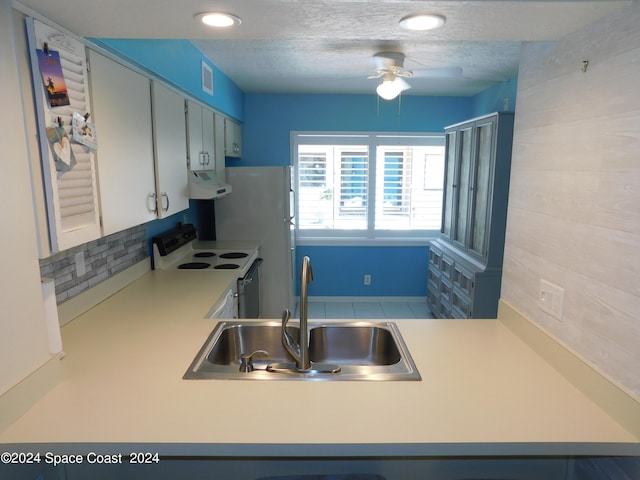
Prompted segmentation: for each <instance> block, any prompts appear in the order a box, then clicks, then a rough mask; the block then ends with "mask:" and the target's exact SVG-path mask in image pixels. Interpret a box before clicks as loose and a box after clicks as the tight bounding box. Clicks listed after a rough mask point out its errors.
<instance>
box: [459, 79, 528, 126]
mask: <svg viewBox="0 0 640 480" xmlns="http://www.w3.org/2000/svg"><path fill="white" fill-rule="evenodd" d="M517 90H518V77H517V76H515V77H512V78H510V79H509V80H507V81H506V82H502V83H499V84H497V85H494V86H493V87H491V88H488V89H486V90H485V91H483V92H480V93H478V94H477V95H475V96H474V97H472V99H471V100H472V111H473V115H471V117H469V118H473V117H479V116H481V115H486V114H488V113H493V112H502V111H509V112H514V111H515V109H516V93H517ZM505 107H506V108H505Z"/></svg>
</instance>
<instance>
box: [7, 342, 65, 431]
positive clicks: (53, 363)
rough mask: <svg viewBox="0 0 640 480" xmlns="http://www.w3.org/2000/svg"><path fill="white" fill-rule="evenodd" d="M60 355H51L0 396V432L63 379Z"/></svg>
mask: <svg viewBox="0 0 640 480" xmlns="http://www.w3.org/2000/svg"><path fill="white" fill-rule="evenodd" d="M60 358H61V355H60V354H56V355H51V356H50V357H49V358H48V359H47V360H45V361H44V363H42V364H41V365H40V366H39V367H37V368H36V369H35V370H34V371H33V372H31V373H30V374H29V375H27V376H25V377H24V378H23V379H22V380H20V381H19V382H18V383H16V384H15V385H14V386H13V387H11V388H10V389H9V390H7V391H6V392H4V393H3V394H2V395H0V412H2V414H1V415H0V432H1V431H3V430H4V429H5V428H7V427H8V426H9V425H11V424H12V423H13V422H15V421H16V420H17V419H18V418H20V417H21V416H22V415H24V414H25V413H26V412H27V411H28V410H30V409H31V407H33V406H34V405H35V404H36V403H37V402H38V401H39V400H40V399H41V398H42V397H44V396H45V395H46V394H47V392H49V391H50V390H51V389H53V388H54V387H55V386H56V385H57V384H58V382H59V381H60V378H61V366H60Z"/></svg>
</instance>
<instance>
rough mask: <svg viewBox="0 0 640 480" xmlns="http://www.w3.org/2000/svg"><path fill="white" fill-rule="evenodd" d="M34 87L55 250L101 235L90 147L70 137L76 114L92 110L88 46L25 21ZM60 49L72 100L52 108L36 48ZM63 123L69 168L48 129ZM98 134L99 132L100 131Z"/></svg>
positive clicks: (63, 70)
mask: <svg viewBox="0 0 640 480" xmlns="http://www.w3.org/2000/svg"><path fill="white" fill-rule="evenodd" d="M27 25H28V32H29V44H30V54H31V65H32V72H33V74H32V78H33V89H34V92H35V95H34V96H35V99H36V106H37V108H38V110H39V111H38V115H37V119H38V132H39V136H40V154H41V160H42V169H43V177H44V181H45V196H46V203H47V216H48V223H49V236H50V245H51V250H52V253H55V252H57V251H60V250H65V249H67V248H70V247H73V246H75V245H79V244H82V243H86V242H88V241H91V240H93V239H96V238H98V237H100V219H99V208H98V196H97V184H96V173H95V163H94V156H93V152H92V150H91V149H90V148H89V147H87V146H85V145H82V144H80V143H77V142H75V141H73V140H72V136H73V135H72V129H71V124H72V119H73V114H74V112H75V113H78V114H80V115H83V116H84V115H85V114H86V113H89V114H90V113H91V108H90V96H89V85H88V78H87V70H86V56H85V46H84V44H83V43H82V42H80V41H79V40H77V39H75V38H73V37H71V36H70V35H68V34H65V33H62V32H60V31H58V30H56V29H55V28H52V27H50V26H48V25H45V24H43V23H41V22H39V21H37V20H31V21H29V22H28V23H27ZM45 44H46V48H48V49H49V50H50V51H56V52H58V54H59V56H60V65H61V67H62V72H63V74H64V81H65V84H66V87H67V94H68V97H69V105H65V106H55V107H51V106H50V105H49V102H48V99H47V94H46V92H45V89H44V84H43V79H42V75H41V72H40V68H39V64H38V58H37V51H36V50H38V49H40V50H42V49H43V48H45ZM60 123H61V124H62V127H63V128H64V131H65V133H66V135H67V138H68V139H69V143H70V149H71V152H72V154H73V158H74V159H75V164H74V165H72V166H71V168H70V169H68V170H66V171H58V170H56V167H55V161H54V158H55V157H54V154H53V152H52V147H51V145H50V142H49V140H48V138H47V133H46V132H47V128H51V127H55V126H57V125H59V124H60ZM98 135H99V132H98Z"/></svg>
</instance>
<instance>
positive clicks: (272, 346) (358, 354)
mask: <svg viewBox="0 0 640 480" xmlns="http://www.w3.org/2000/svg"><path fill="white" fill-rule="evenodd" d="M287 330H288V332H289V333H290V334H291V335H292V336H294V337H296V338H297V337H298V336H299V327H298V326H296V325H289V326H288V327H287ZM260 350H262V351H265V352H268V353H266V354H264V353H259V354H255V355H254V356H253V358H252V365H251V367H252V371H241V365H243V362H242V356H243V355H245V360H246V356H247V355H249V354H251V353H253V352H256V351H260ZM309 356H310V359H311V362H312V364H314V363H322V364H336V365H339V366H340V371H339V372H338V373H313V372H310V373H305V372H295V371H291V372H286V373H283V372H275V371H267V367H268V366H269V365H271V364H275V363H283V362H291V361H292V357H291V356H290V355H289V353H288V352H287V351H286V349H285V348H284V346H283V344H282V326H281V324H280V323H278V322H267V321H263V322H241V321H234V322H220V323H218V325H217V326H216V328H215V329H214V330H213V332H212V333H211V335H209V338H208V339H207V341H206V342H205V344H204V345H203V346H202V348H201V349H200V351H199V352H198V354H197V356H196V358H195V359H194V360H193V362H192V364H191V366H190V367H189V370H187V372H186V373H185V375H184V378H185V379H230V380H236V379H238V380H321V381H337V380H375V381H390V380H420V379H421V377H420V374H419V372H418V370H417V368H416V366H415V364H414V362H413V359H412V358H411V355H410V354H409V351H408V349H407V347H406V345H405V343H404V341H403V339H402V336H401V335H400V331H399V330H398V327H397V325H396V324H395V323H393V322H339V323H338V322H336V323H310V324H309ZM245 370H246V369H245Z"/></svg>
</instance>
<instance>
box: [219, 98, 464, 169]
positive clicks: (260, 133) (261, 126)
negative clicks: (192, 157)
mask: <svg viewBox="0 0 640 480" xmlns="http://www.w3.org/2000/svg"><path fill="white" fill-rule="evenodd" d="M244 105H245V110H244V125H243V128H242V135H243V143H242V151H243V157H242V159H239V160H238V159H235V160H234V159H227V166H228V167H232V166H234V165H243V166H274V165H289V164H290V163H291V149H290V146H291V145H290V144H291V132H292V131H296V130H301V131H382V132H442V131H443V129H444V127H445V126H447V125H451V124H453V123H457V122H461V121H464V120H466V119H468V118H470V117H471V116H472V101H471V98H470V97H421V96H411V95H407V96H402V97H400V98H398V99H395V100H391V101H386V100H381V99H379V97H378V96H377V95H375V94H373V95H311V94H245V97H244Z"/></svg>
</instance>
